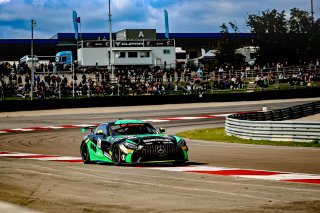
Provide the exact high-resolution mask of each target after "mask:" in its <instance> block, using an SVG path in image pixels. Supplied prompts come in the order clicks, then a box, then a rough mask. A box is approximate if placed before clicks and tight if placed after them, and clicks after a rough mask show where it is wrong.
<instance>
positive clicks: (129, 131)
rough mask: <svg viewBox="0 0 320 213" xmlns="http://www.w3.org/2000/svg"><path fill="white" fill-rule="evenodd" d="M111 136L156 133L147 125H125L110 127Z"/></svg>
mask: <svg viewBox="0 0 320 213" xmlns="http://www.w3.org/2000/svg"><path fill="white" fill-rule="evenodd" d="M110 133H111V135H139V134H157V133H158V131H157V130H156V129H155V128H154V127H153V126H151V125H150V124H148V123H127V124H113V125H110Z"/></svg>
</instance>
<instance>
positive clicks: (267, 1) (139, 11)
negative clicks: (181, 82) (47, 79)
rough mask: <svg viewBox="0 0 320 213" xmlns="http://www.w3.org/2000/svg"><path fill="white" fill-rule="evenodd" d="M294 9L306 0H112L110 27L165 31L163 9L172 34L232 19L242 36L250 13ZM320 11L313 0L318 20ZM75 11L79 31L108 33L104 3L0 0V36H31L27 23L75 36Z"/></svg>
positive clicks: (46, 34)
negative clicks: (73, 19)
mask: <svg viewBox="0 0 320 213" xmlns="http://www.w3.org/2000/svg"><path fill="white" fill-rule="evenodd" d="M294 7H297V8H299V9H302V10H306V11H310V3H309V1H308V3H306V0H281V1H279V0H263V1H260V0H259V1H258V0H241V1H239V0H201V1H194V0H183V1H182V0H111V13H112V29H113V32H116V31H119V30H122V29H130V28H146V29H147V28H151V29H156V30H157V32H164V31H165V30H164V15H163V11H164V10H165V9H166V10H167V11H168V13H169V27H170V32H177V33H179V32H189V33H196V32H219V31H220V28H219V26H221V24H222V23H228V22H230V21H232V22H236V23H237V25H238V27H239V30H240V32H248V31H249V30H248V29H247V26H246V18H247V17H248V14H259V12H261V11H265V10H268V9H270V10H272V9H277V10H278V11H282V10H285V11H286V12H287V13H288V12H289V10H290V9H291V8H294ZM319 7H320V4H319V2H316V1H314V11H315V12H316V14H315V15H316V17H317V15H319V14H317V13H318V12H317V11H320V8H319ZM73 10H75V11H77V13H78V16H80V17H81V31H82V32H108V29H109V28H108V26H109V23H108V1H106V0H90V1H79V0H68V1H61V0H15V1H10V0H0V32H1V34H0V38H28V37H30V21H31V19H35V20H36V21H37V26H36V28H35V37H36V38H37V36H39V37H38V38H50V37H51V36H53V35H55V34H56V33H58V32H73V24H72V11H73Z"/></svg>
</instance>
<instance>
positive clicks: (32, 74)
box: [30, 19, 36, 100]
mask: <svg viewBox="0 0 320 213" xmlns="http://www.w3.org/2000/svg"><path fill="white" fill-rule="evenodd" d="M35 26H36V21H35V20H33V19H31V95H30V97H31V100H33V87H34V64H33V29H34V27H35Z"/></svg>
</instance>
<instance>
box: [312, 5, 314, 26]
mask: <svg viewBox="0 0 320 213" xmlns="http://www.w3.org/2000/svg"><path fill="white" fill-rule="evenodd" d="M313 16H314V12H313V0H311V18H312V24H313V22H314V18H313Z"/></svg>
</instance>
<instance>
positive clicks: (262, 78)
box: [0, 61, 320, 99]
mask: <svg viewBox="0 0 320 213" xmlns="http://www.w3.org/2000/svg"><path fill="white" fill-rule="evenodd" d="M317 63H318V64H304V65H300V66H289V65H288V64H280V63H278V64H267V65H266V66H263V67H259V66H254V67H251V68H246V67H243V68H242V69H241V70H234V69H233V67H232V66H229V67H228V66H224V67H222V66H221V67H215V68H214V69H208V68H205V67H200V68H197V69H192V68H188V67H178V68H176V69H161V68H160V67H154V68H141V69H121V68H120V69H116V70H115V71H114V74H115V76H114V78H112V73H111V71H110V70H107V69H106V68H99V67H90V68H88V67H79V68H78V67H77V66H75V70H74V75H73V73H72V72H71V70H70V68H69V67H60V66H59V65H57V66H56V65H54V64H52V63H48V64H43V63H41V64H38V65H37V67H36V70H35V71H36V72H35V76H34V83H33V85H34V88H33V91H34V96H36V97H38V98H39V99H45V98H58V97H61V96H72V95H73V94H74V95H75V96H85V95H88V96H107V95H128V94H130V95H146V94H150V95H167V94H170V93H175V94H191V93H199V92H205V91H207V90H209V89H211V90H233V89H245V87H246V83H245V82H246V81H247V80H248V79H249V78H252V77H253V78H254V82H255V83H256V85H257V86H259V87H262V88H266V87H269V86H270V85H272V84H274V83H275V82H276V81H277V80H278V81H279V82H280V83H288V84H290V85H306V84H307V83H308V82H310V81H319V80H320V70H319V68H320V66H319V62H318V61H317ZM311 67H313V68H312V69H310V68H311ZM62 70H64V71H62ZM254 76H255V77H254ZM31 84H32V82H31V69H30V67H29V66H28V65H27V64H26V63H24V64H20V63H17V64H16V63H13V64H11V63H9V62H2V63H1V62H0V91H1V92H2V94H4V95H6V96H18V97H22V98H26V97H28V96H30V91H31Z"/></svg>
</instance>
